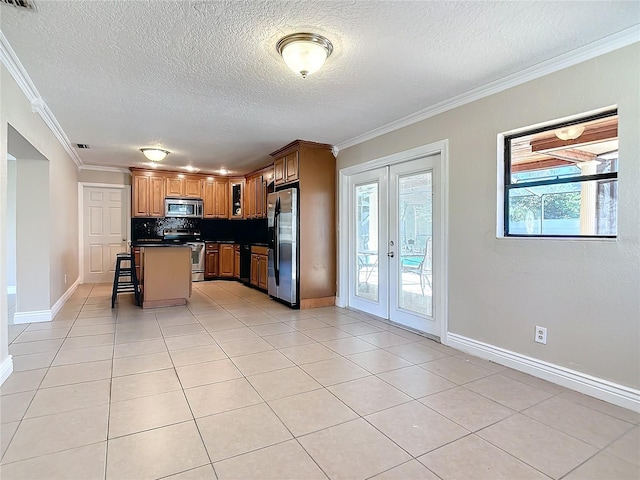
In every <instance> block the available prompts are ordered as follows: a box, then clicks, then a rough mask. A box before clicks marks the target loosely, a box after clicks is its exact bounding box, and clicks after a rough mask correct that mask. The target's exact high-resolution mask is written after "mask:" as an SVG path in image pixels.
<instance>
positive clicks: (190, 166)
mask: <svg viewBox="0 0 640 480" xmlns="http://www.w3.org/2000/svg"><path fill="white" fill-rule="evenodd" d="M182 168H184V169H185V170H186V171H187V172H199V171H200V169H199V168H196V167H194V166H192V165H187V166H186V167H182Z"/></svg>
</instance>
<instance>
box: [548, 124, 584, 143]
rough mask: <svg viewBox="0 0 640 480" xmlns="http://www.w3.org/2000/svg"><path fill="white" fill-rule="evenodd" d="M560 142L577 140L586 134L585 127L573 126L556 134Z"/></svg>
mask: <svg viewBox="0 0 640 480" xmlns="http://www.w3.org/2000/svg"><path fill="white" fill-rule="evenodd" d="M554 133H555V134H556V137H558V138H559V139H560V140H575V139H576V138H578V137H579V136H580V135H582V134H583V133H584V125H571V126H569V127H565V128H561V129H559V130H556V131H555V132H554Z"/></svg>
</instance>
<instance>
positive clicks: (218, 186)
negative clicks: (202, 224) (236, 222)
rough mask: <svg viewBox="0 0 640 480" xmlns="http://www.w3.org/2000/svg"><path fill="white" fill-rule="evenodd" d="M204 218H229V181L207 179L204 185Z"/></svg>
mask: <svg viewBox="0 0 640 480" xmlns="http://www.w3.org/2000/svg"><path fill="white" fill-rule="evenodd" d="M202 199H203V203H204V215H203V216H204V218H229V179H228V178H217V177H207V179H206V180H205V181H204V183H203V185H202Z"/></svg>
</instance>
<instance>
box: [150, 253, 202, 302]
mask: <svg viewBox="0 0 640 480" xmlns="http://www.w3.org/2000/svg"><path fill="white" fill-rule="evenodd" d="M163 247H164V246H162V245H153V246H144V247H140V257H139V258H140V260H139V262H140V267H141V268H140V275H139V276H140V283H141V286H142V308H156V307H173V306H176V305H186V303H187V298H189V297H190V296H191V247H190V246H188V245H172V246H171V247H170V248H163Z"/></svg>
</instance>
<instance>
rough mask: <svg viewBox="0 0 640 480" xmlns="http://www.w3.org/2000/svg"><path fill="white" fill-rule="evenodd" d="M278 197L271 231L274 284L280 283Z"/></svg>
mask: <svg viewBox="0 0 640 480" xmlns="http://www.w3.org/2000/svg"><path fill="white" fill-rule="evenodd" d="M279 216H280V197H278V198H277V200H276V206H275V211H274V214H273V233H274V237H275V242H274V245H273V272H274V274H275V278H276V285H280V222H279V220H278V217H279Z"/></svg>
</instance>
